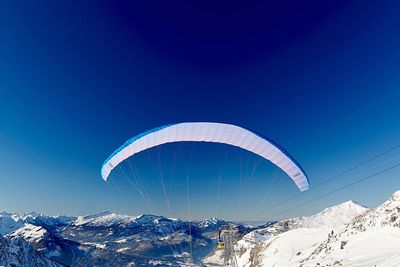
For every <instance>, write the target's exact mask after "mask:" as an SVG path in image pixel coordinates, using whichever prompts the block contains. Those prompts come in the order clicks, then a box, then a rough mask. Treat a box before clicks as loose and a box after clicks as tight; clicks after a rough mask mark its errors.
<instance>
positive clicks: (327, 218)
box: [205, 201, 368, 266]
mask: <svg viewBox="0 0 400 267" xmlns="http://www.w3.org/2000/svg"><path fill="white" fill-rule="evenodd" d="M367 210H368V209H367V208H365V207H363V206H361V205H360V204H358V203H355V202H353V201H347V202H344V203H342V204H339V205H337V206H333V207H330V208H326V209H324V210H323V211H321V212H319V213H318V214H315V215H312V216H308V217H298V218H292V219H288V220H283V221H280V222H278V223H276V224H272V225H271V226H268V227H265V228H261V229H257V230H254V231H252V232H250V233H249V234H247V235H245V236H244V237H243V238H242V239H241V240H239V241H238V243H237V245H236V250H237V255H238V256H239V259H238V260H239V266H257V262H258V263H259V264H261V261H259V260H258V258H259V253H260V252H261V251H262V250H263V249H264V246H267V244H268V247H269V249H268V250H267V251H266V253H267V254H268V253H269V252H270V251H272V253H273V254H274V255H277V256H279V258H282V260H283V259H286V258H287V257H286V255H287V254H288V251H289V252H293V251H295V253H297V252H299V251H301V250H304V249H305V244H308V243H310V244H309V245H313V244H315V243H318V242H322V241H323V240H324V238H325V237H326V236H327V235H328V233H330V232H331V231H332V230H335V231H337V229H341V228H343V227H344V226H345V224H346V223H348V222H350V221H351V220H352V219H353V218H354V217H356V216H358V215H360V214H363V213H364V212H366V211H367ZM217 253H220V252H217ZM310 253H311V251H310ZM289 254H291V253H289ZM291 256H292V255H291ZM297 258H299V257H297ZM221 260H222V257H221V256H219V255H211V256H210V257H208V258H206V259H205V262H206V263H208V264H211V263H213V264H220V263H221ZM277 263H278V264H277V265H276V266H289V265H288V264H289V262H287V261H278V262H277ZM296 263H298V262H297V261H296ZM259 266H263V265H259ZM268 266H270V265H268ZM271 266H272V265H271ZM294 266H296V265H294ZM297 266H298V264H297Z"/></svg>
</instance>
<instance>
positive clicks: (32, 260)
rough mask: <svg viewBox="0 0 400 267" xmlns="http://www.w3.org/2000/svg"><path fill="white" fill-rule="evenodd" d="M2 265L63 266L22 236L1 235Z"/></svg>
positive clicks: (0, 263)
mask: <svg viewBox="0 0 400 267" xmlns="http://www.w3.org/2000/svg"><path fill="white" fill-rule="evenodd" d="M0 265H1V266H2V265H4V266H24V267H39V266H40V267H41V266H43V267H61V266H62V265H61V264H59V263H57V262H55V261H52V260H50V259H48V258H46V257H45V256H43V255H42V254H41V253H39V252H37V251H36V250H34V249H33V248H32V246H31V245H29V243H28V242H26V241H25V240H24V239H23V238H21V237H15V238H4V237H2V236H0Z"/></svg>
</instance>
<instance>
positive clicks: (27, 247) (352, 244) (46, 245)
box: [0, 191, 400, 267]
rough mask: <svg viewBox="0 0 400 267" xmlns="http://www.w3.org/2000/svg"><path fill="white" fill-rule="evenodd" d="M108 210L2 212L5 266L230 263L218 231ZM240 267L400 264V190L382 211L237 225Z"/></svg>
mask: <svg viewBox="0 0 400 267" xmlns="http://www.w3.org/2000/svg"><path fill="white" fill-rule="evenodd" d="M227 224H232V223H231V222H226V221H222V220H218V219H216V218H211V219H207V220H203V221H193V222H187V221H183V220H178V219H171V218H165V217H162V216H155V215H140V216H128V215H121V214H114V213H110V212H102V213H99V214H94V215H89V216H79V217H68V216H55V217H53V216H45V215H41V214H36V213H29V214H15V213H4V212H3V213H0V231H1V234H2V235H3V237H1V238H0V266H1V265H7V266H9V265H10V264H11V263H13V264H14V265H15V266H63V265H67V266H93V265H96V266H109V265H110V262H112V264H113V265H114V266H133V265H135V266H154V265H158V266H181V265H183V264H184V262H185V261H187V260H188V258H189V253H188V252H189V251H190V249H191V250H192V251H193V260H194V261H195V262H196V263H198V264H201V262H202V263H203V264H204V265H205V266H217V265H219V264H221V262H222V260H223V254H222V252H223V251H222V250H216V241H217V234H218V229H219V228H220V227H221V226H223V225H227ZM233 226H234V228H235V229H236V230H237V235H236V238H238V240H239V241H238V242H237V244H236V247H235V250H236V255H237V260H238V264H239V266H244V267H250V266H252V267H253V266H302V267H308V266H400V250H399V248H400V191H398V192H396V193H394V194H393V195H392V196H391V197H390V198H389V199H388V200H387V201H386V202H385V203H383V204H382V205H380V206H378V207H376V208H374V209H367V208H366V207H364V206H362V205H360V204H358V203H355V202H352V201H347V202H345V203H342V204H339V205H336V206H333V207H330V208H326V209H324V210H323V211H321V212H319V213H317V214H315V215H312V216H305V217H298V218H292V219H288V220H283V221H280V222H277V223H275V222H272V223H269V224H266V225H264V226H259V227H251V226H246V225H243V224H233Z"/></svg>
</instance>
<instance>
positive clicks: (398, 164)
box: [266, 162, 400, 220]
mask: <svg viewBox="0 0 400 267" xmlns="http://www.w3.org/2000/svg"><path fill="white" fill-rule="evenodd" d="M399 166H400V162H399V163H397V164H395V165H393V166H390V167H388V168H385V169H383V170H381V171H378V172H376V173H373V174H371V175H368V176H365V177H362V178H360V179H357V180H356V181H354V182H352V183H349V184H347V185H344V186H342V187H339V188H337V189H335V190H333V191H330V192H328V193H325V194H323V195H320V196H318V197H316V198H313V199H310V200H308V201H305V202H302V203H300V204H298V205H296V206H294V207H291V208H289V209H286V210H283V211H281V212H279V213H276V214H274V215H272V216H270V217H267V218H266V220H270V219H273V218H274V217H276V216H278V215H282V214H285V213H287V212H289V211H292V210H295V209H297V208H300V207H303V206H305V205H308V204H310V203H313V202H315V201H317V200H320V199H322V198H324V197H327V196H330V195H332V194H335V193H337V192H339V191H342V190H344V189H346V188H348V187H351V186H353V185H356V184H359V183H361V182H364V181H367V180H369V179H372V178H374V177H376V176H378V175H380V174H383V173H385V172H388V171H390V170H393V169H395V168H397V167H399Z"/></svg>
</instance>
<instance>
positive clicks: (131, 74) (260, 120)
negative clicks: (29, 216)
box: [0, 0, 400, 219]
mask: <svg viewBox="0 0 400 267" xmlns="http://www.w3.org/2000/svg"><path fill="white" fill-rule="evenodd" d="M160 2H161V3H160ZM274 2H276V1H263V2H262V3H258V2H257V1H234V2H232V1H218V3H216V1H201V3H197V4H194V3H191V2H190V1H189V2H188V1H159V2H156V1H148V0H146V1H112V3H111V2H110V1H84V2H82V1H75V2H71V1H40V2H35V3H33V2H18V1H17V2H16V1H1V3H0V93H1V94H0V162H1V171H0V210H6V211H17V212H28V211H37V212H42V213H47V214H73V215H78V214H89V213H95V212H99V211H103V210H110V211H114V212H120V213H128V214H140V213H148V212H149V210H147V209H146V207H145V204H144V202H143V201H142V199H141V198H140V197H139V196H138V194H137V192H136V191H135V190H134V189H133V188H131V187H129V186H128V183H126V182H124V181H123V179H119V178H118V177H113V179H112V182H110V183H104V182H103V180H102V179H101V177H100V173H99V172H100V167H101V164H102V163H103V161H104V159H106V158H107V157H108V156H109V154H110V153H111V152H112V151H113V150H114V149H116V148H117V147H118V146H119V145H121V144H122V143H123V142H125V141H126V140H127V139H128V138H130V137H132V136H134V135H136V134H138V133H140V132H142V131H145V130H148V129H150V128H153V127H156V126H160V125H163V124H167V123H171V122H182V121H216V122H227V123H232V124H237V125H241V126H244V127H248V128H251V129H254V130H256V131H258V132H260V133H263V134H264V135H266V136H268V137H270V138H271V139H273V140H274V141H276V142H277V143H279V144H280V145H282V146H283V147H285V148H286V149H287V150H288V151H289V152H290V153H291V154H292V155H293V156H294V157H295V158H296V159H297V161H298V162H300V164H301V165H302V166H303V168H304V169H305V170H306V172H307V174H308V176H309V179H310V183H311V187H312V186H313V185H316V184H318V183H320V182H323V181H325V180H326V179H329V178H330V177H332V176H334V175H336V174H338V173H340V172H341V171H342V170H345V169H347V168H350V167H352V166H354V165H356V164H358V163H359V162H362V161H363V160H366V159H368V158H369V157H371V156H374V155H376V154H378V153H380V152H381V151H384V150H385V149H388V148H390V147H392V146H395V145H397V144H399V143H400V138H399V137H400V123H399V121H400V104H399V101H400V75H399V73H400V64H399V62H400V49H399V47H400V32H399V31H400V30H399V29H400V18H399V16H398V10H400V3H399V2H398V1H385V2H384V3H383V2H382V3H377V2H375V3H365V2H364V1H351V2H348V1H347V2H345V1H328V2H327V1H311V2H308V3H307V4H306V5H305V4H304V3H302V2H295V3H289V2H281V4H276V3H274ZM177 147H179V149H180V150H182V151H183V152H182V154H181V155H180V156H177V157H175V156H172V155H176V154H177V152H176V151H177V149H178V148H177ZM192 149H193V151H194V152H193V157H192V159H191V162H192V172H191V173H192V174H191V177H190V178H191V188H192V196H191V199H192V210H193V211H192V213H193V216H194V217H209V216H214V215H220V216H222V217H225V218H238V219H246V218H247V217H248V213H250V212H249V211H248V210H249V209H253V208H254V206H257V203H258V204H259V203H262V201H261V200H262V199H264V195H265V192H266V191H265V188H270V189H271V188H272V190H270V191H271V192H272V193H271V196H270V197H268V198H267V201H266V202H265V203H262V207H261V209H266V211H265V212H264V213H262V214H260V215H258V216H257V217H256V218H255V219H263V218H266V217H268V216H271V215H273V214H274V212H277V211H279V209H278V210H274V211H272V210H270V211H268V207H269V206H272V205H274V204H276V203H279V202H280V201H282V200H284V199H286V198H289V197H291V196H293V195H296V194H297V193H298V192H297V191H296V190H297V189H296V188H295V186H294V185H293V184H292V183H290V181H287V180H289V179H287V177H285V176H284V175H283V174H282V173H279V172H276V169H275V168H274V166H272V165H271V164H269V163H268V162H262V163H260V165H259V168H257V170H256V172H255V175H254V179H252V180H251V183H250V184H251V185H250V186H248V187H246V186H245V187H246V190H245V192H244V193H243V195H244V197H243V202H242V206H240V205H239V206H240V207H239V208H236V207H237V206H236V205H237V204H236V203H237V201H238V199H239V198H240V195H241V194H242V193H241V190H243V184H245V183H246V181H243V180H242V181H240V180H241V178H240V173H241V171H242V173H243V170H244V169H245V168H248V169H249V168H250V169H251V166H252V164H254V161H257V160H258V159H257V158H256V157H254V156H252V155H249V153H246V152H242V151H239V150H237V149H233V148H229V147H226V146H221V145H210V144H203V145H198V144H197V145H196V146H195V147H192V146H191V144H185V145H182V146H179V145H177V146H176V147H173V146H166V147H162V148H160V150H153V151H150V152H149V153H147V154H144V155H140V156H139V157H138V158H137V159H133V161H134V164H137V168H138V169H139V170H140V172H141V176H142V178H143V180H144V183H145V187H146V190H147V192H148V194H150V195H151V196H152V202H153V204H154V206H155V207H156V211H157V213H160V214H163V215H169V214H168V212H167V211H166V206H165V201H164V199H163V198H162V197H161V196H162V194H160V192H161V191H160V184H159V183H158V180H157V175H156V172H155V169H156V168H155V166H154V165H152V164H151V161H149V160H148V159H146V157H148V158H157V155H158V154H157V153H159V155H161V160H160V164H161V165H162V168H163V170H164V171H166V173H172V172H173V170H174V169H176V172H175V176H176V177H174V178H173V179H174V180H172V181H169V185H170V186H169V188H168V193H169V195H170V198H171V202H172V205H173V214H172V215H174V216H178V217H185V216H186V214H187V210H186V206H185V205H186V191H185V190H184V187H183V185H182V182H183V180H182V179H183V177H184V172H183V171H182V168H183V164H182V162H181V160H182V159H183V158H187V157H189V156H188V155H189V154H190V151H192ZM180 150H179V151H180ZM225 155H227V156H225ZM398 155H400V151H399V150H396V151H393V152H392V153H390V154H388V155H386V157H385V158H383V159H380V160H378V161H375V162H373V163H371V164H369V165H368V166H366V167H364V168H363V169H360V170H356V171H354V172H353V173H351V174H349V175H347V176H344V177H341V178H340V179H338V180H336V181H335V182H332V183H329V184H327V185H326V186H323V187H320V188H318V189H316V190H313V191H310V192H309V193H305V194H304V195H303V196H301V197H300V198H299V199H297V200H296V201H292V202H289V203H286V204H285V205H283V206H282V207H280V209H285V208H290V207H292V206H294V205H296V204H298V203H300V202H302V201H307V200H308V199H312V198H315V197H318V196H319V195H321V194H323V193H326V192H329V191H331V190H334V189H335V188H339V187H340V186H342V185H344V184H347V183H350V182H352V181H354V180H355V179H357V178H359V177H363V176H365V175H368V174H371V173H373V172H374V171H375V170H379V169H380V168H381V169H382V168H384V167H387V166H390V165H391V164H395V163H397V162H399V161H400V158H399V157H397V158H396V156H398ZM174 157H175V158H178V160H176V161H177V162H178V163H176V165H173V164H175V163H173V162H172V161H173V160H172V159H173V158H174ZM222 158H226V160H225V163H224V164H223V165H224V170H225V172H224V175H223V183H222V190H223V193H221V195H220V201H218V200H217V199H218V198H219V197H218V194H217V189H216V188H217V186H216V176H217V173H218V168H219V166H220V165H221V164H222V163H220V162H221V159H222ZM240 162H242V165H240ZM172 166H174V167H172ZM240 166H242V167H240ZM249 166H250V167H249ZM248 169H247V170H248ZM167 176H168V175H167ZM168 177H169V178H167V179H172V178H171V177H172V175H170V176H168ZM279 178H280V179H279ZM274 180H276V181H278V180H279V181H281V184H279V183H278V185H279V186H277V187H276V188H274V187H273V185H274ZM268 183H271V186H269V185H268ZM398 189H400V170H399V169H395V170H393V171H391V172H388V173H385V174H384V175H381V176H378V177H375V178H374V179H371V180H369V181H367V182H365V183H362V184H359V185H357V186H354V187H350V188H348V189H346V190H343V191H341V192H338V193H337V194H334V195H332V196H329V197H327V198H324V199H321V200H320V201H317V202H314V203H312V204H310V205H306V206H304V207H301V208H299V209H297V210H294V211H291V212H289V213H286V214H284V215H280V216H281V217H290V216H296V215H301V214H310V213H313V212H316V211H318V210H320V209H321V208H323V207H326V206H328V205H332V204H337V203H340V202H342V201H346V200H348V199H353V200H356V201H359V202H361V203H363V204H365V205H369V206H374V205H377V204H379V203H381V202H382V201H384V200H385V199H386V198H387V197H388V196H389V195H390V194H391V193H392V192H394V191H396V190H398ZM217 203H220V205H219V204H217ZM232 203H233V204H232ZM217 210H220V212H217ZM252 211H254V210H252ZM237 213H239V215H238V214H237Z"/></svg>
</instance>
